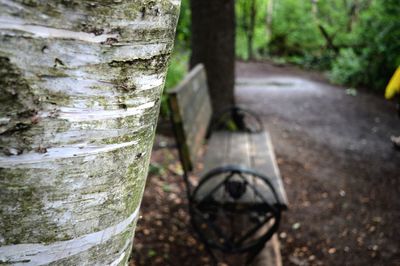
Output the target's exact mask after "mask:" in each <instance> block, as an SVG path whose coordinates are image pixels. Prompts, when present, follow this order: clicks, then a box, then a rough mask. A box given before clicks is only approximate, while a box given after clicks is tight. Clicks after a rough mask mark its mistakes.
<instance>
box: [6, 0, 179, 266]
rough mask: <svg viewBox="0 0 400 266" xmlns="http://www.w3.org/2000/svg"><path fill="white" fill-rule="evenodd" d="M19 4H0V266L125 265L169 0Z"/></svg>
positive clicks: (167, 34) (168, 34)
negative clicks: (1, 265)
mask: <svg viewBox="0 0 400 266" xmlns="http://www.w3.org/2000/svg"><path fill="white" fill-rule="evenodd" d="M28 2H29V3H28ZM28 2H27V1H23V0H15V1H8V0H0V14H1V16H0V71H1V75H0V202H1V204H0V264H2V263H5V264H11V265H46V264H55V265H124V264H126V262H127V259H128V257H129V254H130V251H131V247H132V243H133V239H132V238H133V231H134V226H135V223H136V218H137V214H138V210H139V206H140V201H141V197H142V193H143V189H144V184H145V180H146V176H147V167H148V163H149V159H150V152H151V146H152V142H153V137H154V130H155V125H156V121H157V116H158V110H159V104H160V95H161V91H162V88H163V85H164V80H165V75H166V70H167V60H168V57H169V54H170V52H171V49H172V45H173V39H174V32H175V26H176V22H177V18H178V11H179V3H180V1H177V0H159V1H152V0H127V1H114V2H112V1H107V0H97V1H90V3H89V2H87V1H58V0H56V1H42V0H31V1H28ZM27 3H28V4H27Z"/></svg>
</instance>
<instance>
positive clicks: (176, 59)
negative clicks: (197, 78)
mask: <svg viewBox="0 0 400 266" xmlns="http://www.w3.org/2000/svg"><path fill="white" fill-rule="evenodd" d="M188 62H189V52H188V50H186V49H184V48H182V47H181V46H180V45H177V47H176V48H175V51H174V52H173V53H172V55H171V59H170V65H169V68H168V73H167V78H166V80H165V89H164V93H163V95H162V97H161V111H160V112H161V113H160V114H161V116H162V117H167V116H168V115H169V107H168V102H167V101H168V95H167V92H168V91H169V90H170V89H172V88H174V87H175V86H177V85H178V84H179V82H180V81H181V80H183V78H184V77H185V75H186V74H187V72H188Z"/></svg>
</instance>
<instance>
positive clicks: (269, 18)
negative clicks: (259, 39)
mask: <svg viewBox="0 0 400 266" xmlns="http://www.w3.org/2000/svg"><path fill="white" fill-rule="evenodd" d="M273 16H274V0H268V4H267V19H266V25H267V27H266V29H267V36H268V38H269V39H270V40H271V36H272V20H273Z"/></svg>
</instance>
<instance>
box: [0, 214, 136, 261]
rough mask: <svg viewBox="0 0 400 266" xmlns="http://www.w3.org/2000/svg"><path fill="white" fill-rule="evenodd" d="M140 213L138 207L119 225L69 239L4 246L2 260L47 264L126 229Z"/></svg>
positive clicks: (0, 251) (74, 253)
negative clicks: (47, 243)
mask: <svg viewBox="0 0 400 266" xmlns="http://www.w3.org/2000/svg"><path fill="white" fill-rule="evenodd" d="M138 213H139V209H136V210H135V211H134V212H133V213H132V214H131V215H130V216H129V217H128V218H127V219H125V220H124V221H122V222H120V223H118V224H117V225H114V226H111V227H108V228H106V229H104V230H102V231H98V232H95V233H92V234H87V235H84V236H81V237H78V238H75V239H72V240H68V241H59V242H55V243H52V244H49V245H43V244H19V245H10V246H2V247H0V261H15V262H22V261H28V260H29V262H26V263H16V264H15V265H46V264H49V263H50V262H53V261H55V260H60V259H63V258H67V257H70V256H73V255H76V254H79V253H81V252H84V251H87V250H89V249H91V248H93V247H96V246H97V245H99V244H101V243H104V242H106V241H108V240H110V239H111V238H112V237H114V236H116V235H119V234H120V233H122V232H124V231H126V229H128V228H129V226H130V225H131V224H132V222H133V221H134V220H135V219H136V218H137V215H138ZM124 256H125V252H122V253H121V255H120V256H119V257H118V258H117V259H116V260H115V261H113V262H112V263H111V265H118V264H119V263H120V262H121V261H122V259H123V258H124Z"/></svg>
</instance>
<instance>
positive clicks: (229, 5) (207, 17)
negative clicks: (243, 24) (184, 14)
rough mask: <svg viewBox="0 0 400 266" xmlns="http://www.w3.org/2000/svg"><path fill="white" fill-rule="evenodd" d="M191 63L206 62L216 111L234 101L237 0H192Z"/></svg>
mask: <svg viewBox="0 0 400 266" xmlns="http://www.w3.org/2000/svg"><path fill="white" fill-rule="evenodd" d="M191 13H192V31H191V34H192V39H191V40H192V41H191V44H192V47H191V48H192V55H191V58H190V65H191V67H194V66H195V65H196V64H198V63H203V64H204V65H205V68H206V71H207V78H208V85H209V88H210V96H211V101H212V107H213V111H214V113H220V112H221V111H223V110H224V109H226V108H228V107H230V106H232V105H234V95H233V92H234V91H233V90H234V78H235V77H234V74H235V73H234V72H235V2H234V0H218V1H216V0H191Z"/></svg>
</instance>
